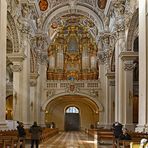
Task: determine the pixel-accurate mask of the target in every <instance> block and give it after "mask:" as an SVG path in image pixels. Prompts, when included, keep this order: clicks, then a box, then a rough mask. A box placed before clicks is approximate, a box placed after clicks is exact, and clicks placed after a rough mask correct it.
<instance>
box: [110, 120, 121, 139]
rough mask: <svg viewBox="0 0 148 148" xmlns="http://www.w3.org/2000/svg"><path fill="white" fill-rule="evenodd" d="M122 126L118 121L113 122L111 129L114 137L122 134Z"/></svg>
mask: <svg viewBox="0 0 148 148" xmlns="http://www.w3.org/2000/svg"><path fill="white" fill-rule="evenodd" d="M122 127H123V125H122V124H121V123H119V122H115V123H113V126H112V129H113V132H114V136H115V138H119V136H120V135H121V134H122Z"/></svg>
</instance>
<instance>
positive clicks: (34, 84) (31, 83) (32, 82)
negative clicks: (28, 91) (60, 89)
mask: <svg viewBox="0 0 148 148" xmlns="http://www.w3.org/2000/svg"><path fill="white" fill-rule="evenodd" d="M36 85H37V81H36V79H31V80H30V86H32V87H34V86H36Z"/></svg>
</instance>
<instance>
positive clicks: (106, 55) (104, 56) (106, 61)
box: [98, 32, 112, 128]
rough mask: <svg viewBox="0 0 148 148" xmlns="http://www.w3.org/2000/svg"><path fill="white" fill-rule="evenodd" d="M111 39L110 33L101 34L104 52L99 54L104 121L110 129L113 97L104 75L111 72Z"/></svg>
mask: <svg viewBox="0 0 148 148" xmlns="http://www.w3.org/2000/svg"><path fill="white" fill-rule="evenodd" d="M110 37H111V34H110V33H109V32H104V33H100V41H102V45H103V47H102V50H100V51H99V52H98V59H99V64H101V65H99V66H100V67H99V68H100V80H101V84H102V85H101V86H102V94H103V96H102V97H103V98H104V99H103V100H102V102H103V104H104V106H105V108H106V109H105V110H104V115H103V116H102V117H103V119H102V121H103V124H104V125H105V126H106V127H107V128H108V127H110V124H111V120H110V119H109V118H110V117H109V116H110V115H111V114H109V110H110V109H111V108H110V105H111V104H110V103H111V102H110V101H111V100H110V99H111V96H109V95H111V93H112V92H110V88H109V80H108V79H107V77H104V75H105V74H106V73H108V71H109V70H110V57H111V52H112V49H111V47H110ZM102 64H103V66H102ZM107 75H108V74H107ZM111 112H112V111H111ZM111 112H110V113H111Z"/></svg>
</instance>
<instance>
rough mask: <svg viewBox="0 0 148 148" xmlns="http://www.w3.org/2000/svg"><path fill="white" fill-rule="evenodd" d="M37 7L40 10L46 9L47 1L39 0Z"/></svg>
mask: <svg viewBox="0 0 148 148" xmlns="http://www.w3.org/2000/svg"><path fill="white" fill-rule="evenodd" d="M39 7H40V10H41V11H46V10H47V8H48V2H47V0H40V2H39Z"/></svg>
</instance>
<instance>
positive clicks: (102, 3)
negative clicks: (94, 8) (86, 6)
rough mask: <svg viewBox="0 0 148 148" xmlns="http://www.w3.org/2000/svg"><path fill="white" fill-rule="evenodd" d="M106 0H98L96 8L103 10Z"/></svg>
mask: <svg viewBox="0 0 148 148" xmlns="http://www.w3.org/2000/svg"><path fill="white" fill-rule="evenodd" d="M106 2H107V0H98V7H99V8H100V9H105V6H106Z"/></svg>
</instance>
